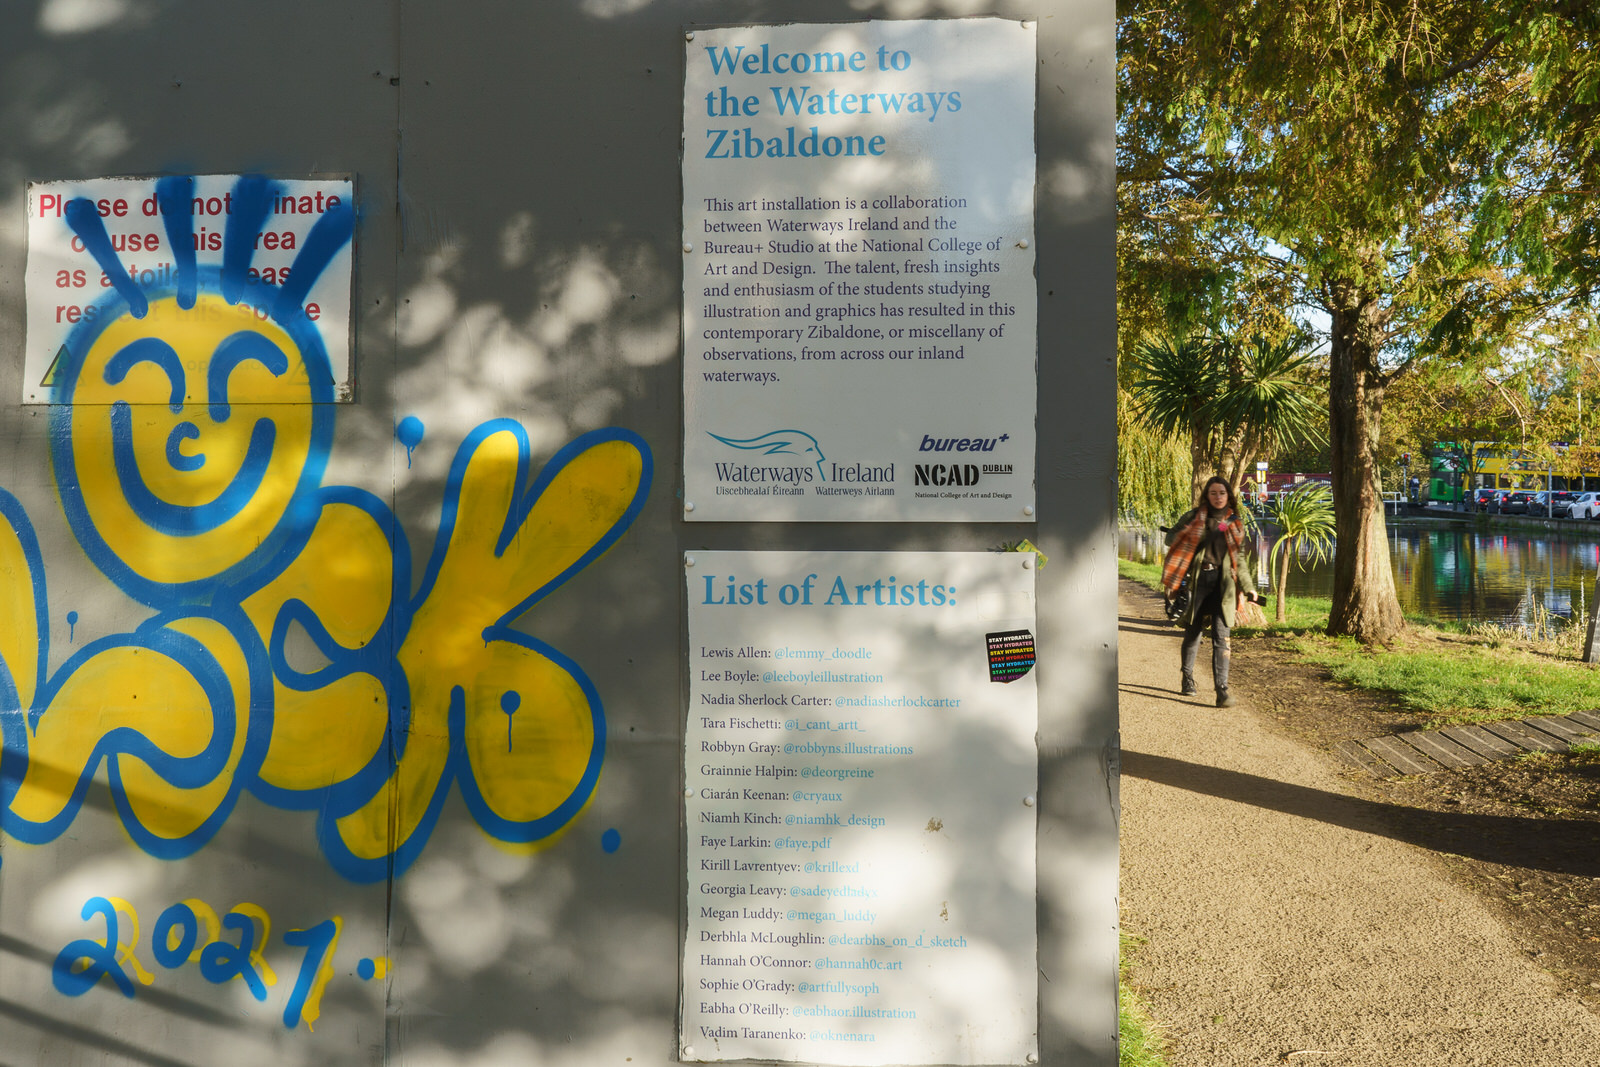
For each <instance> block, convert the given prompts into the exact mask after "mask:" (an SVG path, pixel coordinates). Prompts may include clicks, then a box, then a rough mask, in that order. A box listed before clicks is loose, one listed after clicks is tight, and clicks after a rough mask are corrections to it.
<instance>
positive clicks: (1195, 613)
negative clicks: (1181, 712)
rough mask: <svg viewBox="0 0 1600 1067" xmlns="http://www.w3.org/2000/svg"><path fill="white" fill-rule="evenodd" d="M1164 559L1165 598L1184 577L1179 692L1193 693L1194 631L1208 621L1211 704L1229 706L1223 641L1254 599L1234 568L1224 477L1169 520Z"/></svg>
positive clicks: (1240, 542) (1237, 539)
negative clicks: (1185, 602)
mask: <svg viewBox="0 0 1600 1067" xmlns="http://www.w3.org/2000/svg"><path fill="white" fill-rule="evenodd" d="M1167 547H1168V549H1169V551H1168V552H1167V559H1166V562H1165V563H1164V564H1163V565H1162V568H1161V586H1162V588H1163V589H1164V590H1165V591H1166V595H1167V599H1168V600H1171V599H1172V596H1173V594H1174V593H1176V592H1177V591H1178V587H1179V586H1180V585H1182V584H1183V579H1184V578H1185V577H1186V576H1187V577H1188V579H1189V604H1188V606H1187V607H1186V608H1185V609H1184V611H1183V612H1182V614H1181V615H1180V616H1179V618H1178V623H1179V624H1180V625H1181V626H1182V627H1183V688H1182V689H1181V690H1180V692H1182V693H1183V695H1184V696H1193V695H1195V694H1196V693H1197V692H1199V689H1198V687H1197V686H1196V685H1195V681H1194V663H1195V658H1196V653H1197V652H1198V651H1199V648H1200V631H1201V630H1203V629H1205V627H1206V623H1207V622H1209V623H1210V624H1211V678H1212V681H1213V682H1214V683H1215V685H1216V687H1217V707H1219V708H1231V707H1233V703H1234V701H1233V695H1232V694H1231V693H1229V692H1228V656H1229V653H1230V651H1231V649H1230V646H1229V642H1230V640H1231V637H1232V634H1233V627H1234V623H1235V621H1236V620H1237V618H1238V613H1239V609H1240V606H1241V605H1242V604H1243V602H1244V601H1246V600H1250V601H1256V602H1259V601H1258V598H1257V597H1256V595H1255V587H1254V583H1253V582H1252V581H1251V579H1250V571H1249V569H1248V568H1246V569H1244V570H1242V571H1241V570H1240V568H1239V554H1240V552H1242V551H1243V549H1244V530H1243V524H1242V523H1241V522H1240V519H1239V502H1238V501H1237V500H1235V499H1234V496H1233V486H1231V485H1229V484H1228V482H1227V480H1226V479H1224V478H1212V479H1211V480H1210V481H1209V482H1207V483H1206V487H1205V490H1204V491H1203V492H1202V493H1201V494H1200V503H1199V505H1197V506H1196V507H1195V509H1194V510H1193V511H1190V512H1189V513H1188V514H1186V515H1184V516H1183V518H1181V519H1179V520H1178V521H1177V522H1176V523H1174V524H1173V526H1172V529H1171V530H1170V531H1169V532H1168V533H1167Z"/></svg>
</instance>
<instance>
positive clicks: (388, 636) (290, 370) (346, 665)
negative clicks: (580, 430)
mask: <svg viewBox="0 0 1600 1067" xmlns="http://www.w3.org/2000/svg"><path fill="white" fill-rule="evenodd" d="M345 221H346V223H348V219H347V220H345ZM345 236H346V237H347V236H348V235H347V234H346V235H345ZM196 284H197V285H199V290H198V292H197V294H196V295H195V297H194V299H193V301H192V305H191V306H189V307H187V308H185V307H184V306H182V304H181V303H180V297H179V296H177V295H167V294H155V295H154V296H153V298H152V299H151V300H150V301H149V304H148V310H147V312H145V313H144V314H142V315H140V314H139V313H138V312H137V311H135V310H131V309H130V310H128V311H126V313H119V314H116V315H107V316H106V317H105V318H104V319H102V320H97V323H98V322H103V325H99V326H97V330H98V332H93V331H90V332H87V333H85V334H84V336H85V337H86V338H87V340H85V341H84V342H83V345H82V349H83V350H82V352H81V355H80V356H79V358H78V360H77V361H76V362H72V361H70V360H69V361H68V362H67V363H66V364H64V365H63V369H62V370H61V373H60V378H59V381H58V382H57V384H56V386H55V389H56V394H57V396H58V398H59V399H61V400H62V403H61V404H60V406H59V407H58V408H57V409H56V411H55V412H54V414H53V416H52V418H53V420H54V424H53V426H52V430H53V432H52V437H51V447H52V455H53V458H54V463H55V476H56V481H57V486H58V489H59V490H60V495H61V501H62V505H63V509H64V510H65V512H66V515H67V519H68V521H69V523H70V524H71V526H72V529H73V532H74V534H75V535H76V536H77V537H78V540H79V543H80V545H81V546H82V547H83V549H84V551H85V553H86V554H87V556H88V558H89V559H90V561H91V562H92V563H93V564H94V565H95V566H96V567H97V568H99V570H100V571H101V572H102V573H104V574H105V575H106V576H107V577H108V578H110V579H111V580H112V581H113V582H115V583H116V584H117V585H118V586H119V587H120V588H122V589H123V590H124V591H125V592H127V593H128V594H129V595H130V596H132V597H133V598H134V599H135V600H137V601H138V602H139V603H142V604H144V605H146V606H147V607H148V608H149V609H150V610H151V612H152V615H151V616H150V617H149V618H148V619H147V620H145V621H144V622H143V623H142V624H141V625H138V626H136V627H135V628H134V629H133V630H132V631H131V632H128V633H122V634H111V635H108V636H102V637H97V638H95V639H94V640H92V641H89V642H87V643H86V644H84V645H83V646H82V647H80V648H77V649H74V650H73V652H72V654H71V655H70V656H68V657H67V658H66V659H65V662H62V663H60V665H59V666H58V667H57V668H56V669H55V670H54V672H53V673H51V672H50V671H49V670H48V669H47V665H48V664H50V663H51V662H54V661H59V660H60V657H55V658H54V660H53V659H52V657H51V656H50V655H49V654H48V653H49V647H48V646H49V640H50V631H51V626H50V624H49V611H50V605H49V604H48V602H47V599H48V598H47V596H46V583H45V580H44V573H43V557H42V553H41V552H40V550H39V547H38V543H37V539H36V536H35V534H34V533H33V529H32V525H31V523H30V522H29V520H28V517H27V515H26V514H25V513H24V511H23V510H22V507H21V505H20V504H19V503H18V502H17V501H16V499H15V498H14V497H12V496H10V494H8V493H6V492H4V491H3V490H0V737H3V740H4V748H3V750H0V751H3V754H4V758H5V761H6V764H5V774H4V775H3V776H0V829H3V830H4V831H5V832H6V833H7V834H9V835H10V836H12V837H15V838H18V839H20V840H23V841H27V842H31V843H35V844H43V843H46V842H48V841H52V840H54V839H55V838H57V837H58V836H60V835H61V834H62V833H64V832H65V831H66V828H67V827H68V826H70V825H71V823H72V821H73V819H74V818H75V817H76V815H77V813H78V811H79V810H80V809H81V807H82V805H83V804H84V802H85V796H86V794H87V793H88V791H89V788H90V786H91V784H92V783H94V782H95V781H97V780H98V781H100V782H103V783H105V785H107V786H109V789H110V793H111V797H112V801H113V804H114V807H115V809H116V812H117V814H118V816H119V817H120V818H121V820H122V823H123V826H124V828H125V829H126V830H127V832H128V834H129V836H130V838H131V839H132V840H133V841H134V843H135V844H136V845H137V846H138V847H140V848H142V849H144V850H145V851H147V852H149V853H151V854H153V855H157V856H160V857H163V858H168V859H179V858H183V857H185V856H188V855H191V854H193V853H194V852H195V851H196V850H197V849H199V848H201V847H203V846H204V845H205V844H206V843H207V842H208V841H209V840H211V839H212V838H213V837H214V836H215V835H216V834H217V832H218V831H219V829H220V828H221V826H222V825H223V824H224V823H225V822H226V820H227V818H228V816H229V815H230V813H231V811H232V810H233V808H234V807H235V805H236V804H237V803H238V802H239V799H240V797H241V796H242V795H243V794H244V793H245V792H249V793H251V794H253V795H254V797H255V798H256V799H257V800H259V801H261V802H263V803H266V804H269V805H274V806H277V807H280V808H284V809H289V810H304V811H315V812H316V813H317V818H318V820H319V824H318V832H317V841H318V844H319V846H320V847H321V848H322V850H323V851H324V854H325V855H326V856H327V858H328V860H329V861H330V862H331V863H332V864H333V865H334V867H335V868H336V869H337V870H339V871H340V872H341V873H343V874H345V875H346V876H347V877H350V878H352V879H354V880H357V881H377V880H380V879H383V878H387V877H390V876H391V875H393V874H397V873H403V871H404V870H405V869H406V868H407V867H408V866H409V865H410V864H411V863H412V862H414V861H415V859H416V857H417V855H418V854H419V853H420V851H421V849H422V847H423V846H424V845H425V843H426V841H427V839H428V837H429V835H430V834H431V833H432V830H433V827H434V825H435V824H436V822H437V820H438V818H439V814H440V812H441V810H443V807H444V804H445V801H446V798H447V795H448V794H449V792H450V791H451V789H452V788H455V789H456V790H458V792H459V795H460V798H461V800H462V801H463V802H464V803H465V805H466V807H467V809H468V810H469V812H470V813H471V815H472V816H473V818H474V819H475V820H476V821H477V822H478V824H479V825H480V826H481V827H482V828H483V829H484V830H485V831H486V832H487V833H489V834H490V835H491V836H492V837H494V838H495V839H497V840H498V841H501V842H503V843H506V844H508V845H515V846H523V845H528V844H531V843H534V842H538V841H544V840H548V839H550V838H551V837H552V835H555V834H557V833H559V832H561V830H562V829H563V828H565V827H566V826H567V825H568V824H569V823H570V822H571V821H572V819H573V818H575V817H576V815H577V814H578V813H579V812H580V811H582V810H583V807H584V805H586V804H587V803H588V801H589V798H590V797H591V796H592V795H593V791H594V788H595V784H596V782H597V781H598V776H599V768H600V763H601V761H602V759H603V756H604V742H605V720H604V714H603V711H602V709H601V703H600V699H599V694H598V691H597V690H596V689H595V687H594V685H593V683H592V682H591V681H590V680H589V679H588V677H587V676H586V675H584V673H583V671H582V670H581V668H580V667H579V666H578V665H577V663H576V662H574V661H573V660H571V659H569V658H568V657H567V656H566V655H564V654H563V653H562V652H560V651H559V650H557V649H555V648H553V647H551V646H550V645H548V644H545V643H544V642H542V641H540V640H539V639H537V638H536V637H534V636H533V635H532V634H530V633H528V632H526V631H522V630H516V629H513V628H512V624H513V623H514V622H515V621H516V620H518V619H519V618H520V617H521V616H522V615H523V614H524V613H525V612H527V611H528V610H529V608H531V607H532V605H533V604H534V603H536V602H537V601H539V600H541V599H542V598H543V597H545V596H547V595H549V594H550V593H551V592H552V591H553V590H554V589H556V588H557V587H558V586H560V585H561V583H563V582H565V581H566V580H568V579H569V578H571V577H572V576H573V575H574V574H576V573H577V572H578V571H580V570H582V569H583V568H584V567H586V566H588V565H589V564H590V563H591V562H593V561H594V560H595V559H597V558H598V557H599V556H600V555H601V554H602V553H603V552H605V551H606V550H607V549H608V548H609V547H610V546H611V545H612V544H613V543H614V542H615V541H616V539H617V538H619V537H620V536H621V535H622V533H623V532H624V531H625V530H626V529H627V528H628V526H629V525H630V524H631V523H632V522H633V520H634V519H635V518H636V517H637V515H638V514H639V511H640V509H641V507H642V505H643V501H644V497H645V494H646V493H647V492H648V489H649V485H650V480H651V472H652V461H651V457H650V451H649V448H648V446H647V445H646V444H645V443H644V441H643V440H642V439H640V438H639V437H638V436H637V435H635V434H632V433H630V432H628V431H626V430H620V429H611V430H596V431H591V432H590V433H587V434H585V435H583V437H582V438H580V439H579V440H577V441H574V442H572V443H571V444H569V445H568V446H567V447H565V448H563V449H561V450H560V451H559V452H558V453H557V454H556V455H555V456H554V457H552V458H551V459H550V461H549V463H548V465H547V466H546V467H545V469H544V470H542V471H539V470H537V469H536V468H535V467H534V466H533V463H532V455H531V453H532V449H531V445H530V442H529V440H528V435H527V433H526V431H524V430H523V429H522V428H521V427H520V426H519V425H517V424H516V423H514V422H511V421H509V420H495V421H492V422H489V423H485V424H484V425H482V426H479V427H477V428H476V429H474V430H473V431H472V432H471V433H470V434H468V436H467V438H466V439H465V440H464V441H462V442H461V444H460V447H459V449H458V451H457V454H456V459H455V462H454V464H453V465H452V467H451V472H450V475H449V477H448V478H447V480H446V483H445V487H444V500H443V505H442V508H441V519H440V525H439V529H438V531H437V534H436V543H435V545H434V546H433V551H432V553H431V554H430V555H428V556H426V557H423V556H420V555H418V556H414V555H413V552H412V548H411V545H410V543H409V542H408V540H407V537H406V534H405V532H404V530H403V529H402V528H401V525H400V523H399V522H398V521H397V520H396V518H395V516H394V514H393V512H392V511H391V510H390V507H389V505H388V504H387V503H385V502H384V501H382V500H380V499H379V498H377V497H376V496H374V495H372V494H371V493H368V492H365V491H363V490H359V489H355V488H353V487H348V486H339V485H324V484H323V480H322V479H323V473H324V472H325V470H326V469H327V464H328V459H329V453H330V449H331V442H332V439H333V405H332V404H331V403H330V402H329V401H331V387H332V378H331V374H330V372H329V370H328V364H327V356H326V352H325V351H324V349H323V347H322V345H321V341H320V338H319V337H318V336H317V334H316V329H315V326H314V325H313V324H312V323H311V322H310V320H309V319H307V318H306V317H305V315H304V314H303V312H301V311H300V310H299V309H289V310H288V311H286V312H284V313H283V317H282V318H281V319H280V318H277V317H276V316H278V314H279V313H278V312H277V311H274V312H273V313H272V314H271V315H267V314H265V313H257V312H252V311H250V310H249V309H247V308H245V307H244V306H243V305H242V304H235V303H231V302H230V298H225V297H224V296H223V295H220V294H219V292H215V291H211V290H210V289H209V288H207V285H209V284H210V283H205V284H201V283H198V282H197V283H196ZM231 299H233V300H237V295H235V296H234V297H232V298H231ZM74 336H75V337H76V336H77V335H76V334H75V335H74ZM422 434H423V427H422V425H421V423H420V421H418V420H416V419H415V418H410V419H407V420H404V421H403V423H402V425H401V426H400V427H398V428H397V430H396V436H397V438H398V439H400V440H401V441H402V442H403V443H405V444H406V447H407V448H408V449H409V448H412V447H414V446H415V445H416V444H417V443H418V442H419V441H420V440H421V439H422ZM423 558H426V560H427V564H426V566H425V567H424V568H423V572H422V573H421V574H420V575H418V576H415V577H414V576H413V567H414V566H415V565H416V562H415V561H416V560H419V559H423ZM73 618H74V616H73V615H71V614H70V613H69V615H68V619H69V621H70V620H72V619H73ZM241 907H243V906H241ZM257 911H259V909H257ZM240 914H245V915H249V916H251V917H252V920H253V921H254V920H256V919H259V920H260V921H261V922H265V914H264V913H261V914H260V915H259V916H257V915H255V913H254V912H246V911H243V910H241V911H240ZM196 915H197V916H199V917H201V918H204V919H205V921H206V923H207V926H208V928H210V929H211V936H212V937H213V939H214V938H215V934H216V917H215V915H214V914H209V913H207V912H203V911H201V910H200V909H199V908H197V909H196ZM265 940H266V934H265V931H264V930H263V931H261V936H260V937H259V938H258V939H257V943H258V944H260V943H264V942H265ZM264 967H265V965H264V962H263V963H262V965H261V968H259V969H262V973H264V974H270V971H269V970H265V969H264ZM268 984H270V981H269V982H268Z"/></svg>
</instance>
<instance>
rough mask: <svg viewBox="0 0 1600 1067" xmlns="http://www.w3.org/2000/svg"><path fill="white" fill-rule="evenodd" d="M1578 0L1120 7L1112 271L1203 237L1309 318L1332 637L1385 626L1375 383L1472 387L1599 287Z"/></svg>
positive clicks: (1597, 103) (1145, 0) (1589, 92)
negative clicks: (1324, 445)
mask: <svg viewBox="0 0 1600 1067" xmlns="http://www.w3.org/2000/svg"><path fill="white" fill-rule="evenodd" d="M1594 7H1595V5H1593V4H1592V3H1589V2H1584V3H1578V2H1551V0H1525V2H1518V3H1511V2H1509V0H1490V2H1466V0H1444V2H1438V3H1424V2H1422V0H1364V2H1361V3H1352V2H1349V0H1275V2H1274V3H1270V4H1264V3H1260V2H1257V0H1123V2H1121V3H1120V4H1119V20H1118V34H1119V40H1118V44H1119V50H1118V51H1119V61H1118V63H1119V65H1118V76H1119V82H1118V88H1119V110H1120V134H1121V136H1120V138H1119V150H1118V151H1119V155H1118V170H1119V182H1120V183H1121V185H1123V186H1126V187H1128V188H1127V190H1126V192H1125V193H1123V194H1119V204H1120V205H1122V210H1123V217H1122V219H1121V224H1122V225H1123V226H1124V227H1132V228H1136V229H1138V230H1139V231H1140V236H1137V237H1136V236H1129V237H1128V238H1126V239H1125V241H1124V243H1125V245H1126V246H1127V247H1128V248H1130V249H1135V248H1136V249H1139V250H1140V251H1141V252H1142V253H1143V258H1136V257H1131V256H1129V257H1126V258H1125V264H1126V266H1127V267H1137V266H1139V265H1141V264H1147V263H1150V262H1157V263H1159V262H1161V261H1162V256H1163V255H1164V254H1166V253H1168V252H1181V251H1182V249H1184V248H1185V247H1189V248H1198V249H1204V250H1206V251H1207V252H1208V253H1210V254H1211V255H1212V256H1214V257H1215V258H1219V259H1225V260H1226V261H1228V262H1229V263H1231V264H1232V265H1233V269H1234V270H1235V272H1236V273H1241V272H1242V273H1245V274H1248V275H1249V277H1250V278H1251V279H1253V282H1252V284H1251V287H1248V288H1247V289H1246V290H1245V292H1246V293H1247V294H1253V293H1258V292H1274V291H1276V292H1283V293H1287V294H1289V299H1288V300H1287V301H1286V303H1287V304H1293V303H1296V302H1298V303H1300V304H1301V305H1302V306H1308V307H1310V308H1314V309H1317V310H1319V311H1320V312H1321V313H1322V314H1323V315H1325V316H1326V319H1325V321H1326V322H1327V323H1328V328H1327V329H1328V359H1329V431H1330V453H1331V462H1332V471H1333V481H1334V504H1333V506H1334V514H1335V517H1336V526H1337V532H1338V545H1337V554H1336V559H1335V566H1334V605H1333V611H1332V615H1331V618H1330V626H1329V628H1330V630H1331V631H1332V632H1334V633H1350V634H1354V635H1356V636H1358V637H1361V638H1363V639H1364V640H1369V641H1382V640H1386V639H1387V638H1388V637H1389V636H1390V635H1392V634H1393V633H1394V632H1395V631H1396V630H1397V629H1398V628H1399V627H1400V626H1401V625H1402V621H1401V616H1400V610H1399V602H1398V600H1397V598H1396V596H1395V592H1394V586H1393V576H1392V573H1391V571H1390V567H1389V561H1388V552H1387V543H1386V537H1385V534H1384V524H1383V513H1382V507H1381V497H1380V490H1381V486H1380V479H1379V471H1380V468H1381V463H1380V451H1381V438H1382V432H1381V431H1382V419H1383V406H1384V400H1385V394H1386V391H1387V390H1388V388H1389V387H1390V385H1391V384H1392V383H1394V382H1395V381H1397V380H1399V379H1401V378H1403V377H1404V376H1406V375H1408V374H1410V373H1412V372H1414V371H1415V370H1416V369H1417V368H1418V367H1420V366H1424V365H1428V364H1431V363H1433V362H1435V361H1443V362H1445V363H1447V364H1451V363H1453V364H1455V365H1457V366H1458V367H1459V368H1460V373H1461V374H1462V375H1465V376H1467V377H1468V378H1470V377H1471V376H1473V375H1476V376H1477V377H1478V378H1479V379H1482V380H1483V381H1484V382H1485V383H1486V384H1487V383H1489V382H1491V381H1493V379H1492V378H1488V377H1485V376H1484V368H1485V366H1487V365H1490V364H1494V363H1496V362H1504V359H1505V356H1506V353H1507V352H1508V351H1514V350H1515V349H1516V348H1517V345H1518V338H1519V337H1521V338H1526V337H1528V336H1530V335H1533V334H1536V333H1538V332H1539V331H1540V330H1543V329H1548V328H1550V324H1551V323H1553V322H1555V323H1559V322H1560V321H1561V320H1562V319H1563V316H1565V315H1566V314H1568V313H1569V312H1570V309H1571V308H1573V307H1574V306H1575V305H1582V304H1585V302H1586V301H1588V300H1589V298H1590V294H1591V293H1592V291H1593V289H1594V281H1593V280H1594V279H1595V278H1597V277H1600V223H1596V221H1595V219H1597V218H1600V208H1597V207H1596V202H1597V201H1600V198H1597V197H1596V196H1594V191H1595V190H1596V188H1597V186H1600V150H1597V149H1596V143H1595V142H1596V136H1595V135H1596V133H1597V132H1600V131H1597V123H1600V60H1597V59H1596V58H1595V57H1594V48H1593V42H1594V41H1595V39H1596V37H1595V33H1594V31H1595V29H1596V28H1597V27H1596V26H1595V25H1594V23H1595V20H1596V15H1595V13H1594V10H1593V9H1594ZM1200 262H1201V263H1205V262H1209V260H1204V259H1202V260H1200ZM1150 276H1151V279H1152V280H1149V281H1135V282H1132V283H1131V284H1130V285H1129V288H1130V291H1132V292H1141V293H1143V292H1160V291H1161V289H1162V287H1163V286H1167V285H1172V284H1174V283H1175V281H1176V282H1181V280H1182V270H1181V264H1180V265H1176V266H1175V265H1171V264H1168V265H1166V266H1165V267H1164V269H1161V270H1157V269H1154V268H1151V270H1150ZM1201 292H1202V293H1206V292H1207V291H1206V290H1205V289H1204V288H1202V290H1201ZM1204 299H1208V300H1214V299H1215V297H1214V296H1210V295H1207V296H1205V297H1204ZM1175 302H1176V301H1174V300H1173V299H1172V298H1170V297H1169V298H1168V304H1169V305H1171V304H1173V303H1175ZM1237 302H1238V303H1242V304H1244V305H1246V306H1248V305H1249V304H1250V303H1251V298H1250V296H1249V295H1246V296H1243V297H1240V298H1239V300H1238V301H1237Z"/></svg>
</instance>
